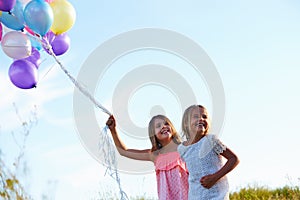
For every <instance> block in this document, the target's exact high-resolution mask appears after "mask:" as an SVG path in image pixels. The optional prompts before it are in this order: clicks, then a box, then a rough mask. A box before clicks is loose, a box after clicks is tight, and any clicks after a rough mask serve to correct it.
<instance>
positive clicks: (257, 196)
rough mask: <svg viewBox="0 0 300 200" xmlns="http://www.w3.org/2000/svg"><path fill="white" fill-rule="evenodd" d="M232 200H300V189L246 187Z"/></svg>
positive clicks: (106, 197)
mask: <svg viewBox="0 0 300 200" xmlns="http://www.w3.org/2000/svg"><path fill="white" fill-rule="evenodd" d="M116 196H118V195H114V197H112V195H111V194H110V195H108V194H107V193H106V194H104V195H103V194H102V195H101V197H100V199H107V200H108V199H109V200H116V199H118V198H116ZM130 199H131V200H155V199H153V198H147V197H130ZM230 200H300V188H299V187H298V186H296V187H291V186H285V187H282V188H276V189H269V188H267V187H246V188H241V189H239V190H238V191H237V192H233V193H231V194H230Z"/></svg>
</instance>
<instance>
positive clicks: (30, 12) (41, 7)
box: [24, 0, 53, 36]
mask: <svg viewBox="0 0 300 200" xmlns="http://www.w3.org/2000/svg"><path fill="white" fill-rule="evenodd" d="M24 20H25V22H26V24H27V26H28V27H29V28H30V29H31V30H32V31H34V32H35V33H37V34H39V35H41V36H44V35H45V34H46V33H47V32H48V31H49V29H50V27H51V25H52V23H53V11H52V9H51V7H50V5H49V4H48V3H46V2H45V1H44V0H32V1H30V2H29V3H28V4H27V5H26V6H25V9H24Z"/></svg>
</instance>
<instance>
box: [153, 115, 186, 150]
mask: <svg viewBox="0 0 300 200" xmlns="http://www.w3.org/2000/svg"><path fill="white" fill-rule="evenodd" d="M155 119H162V120H164V121H166V122H167V123H168V124H169V126H170V127H171V131H172V140H173V141H174V143H176V144H180V143H181V139H180V135H179V134H178V132H177V131H176V129H175V127H174V125H173V124H172V122H171V121H170V119H169V118H167V117H166V116H164V115H156V116H154V117H152V119H151V120H150V122H149V125H148V134H149V139H150V141H151V144H152V148H151V151H156V150H159V149H161V148H162V145H161V144H160V143H159V141H158V139H157V138H156V136H155V127H154V120H155Z"/></svg>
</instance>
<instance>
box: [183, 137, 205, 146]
mask: <svg viewBox="0 0 300 200" xmlns="http://www.w3.org/2000/svg"><path fill="white" fill-rule="evenodd" d="M204 136H205V134H196V135H195V137H194V138H190V139H188V140H187V141H186V142H185V144H186V145H192V144H195V143H197V142H199V141H200V140H201V139H202V138H204Z"/></svg>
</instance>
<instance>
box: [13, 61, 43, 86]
mask: <svg viewBox="0 0 300 200" xmlns="http://www.w3.org/2000/svg"><path fill="white" fill-rule="evenodd" d="M8 74H9V78H10V80H11V82H12V83H13V84H14V85H15V86H17V87H18V88H21V89H31V88H34V87H35V86H36V84H37V80H38V71H37V68H36V67H35V65H34V64H33V63H31V62H29V61H27V60H24V59H22V60H15V61H14V62H13V63H12V64H11V66H10V67H9V71H8Z"/></svg>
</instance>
